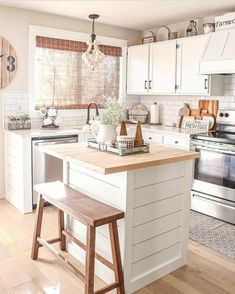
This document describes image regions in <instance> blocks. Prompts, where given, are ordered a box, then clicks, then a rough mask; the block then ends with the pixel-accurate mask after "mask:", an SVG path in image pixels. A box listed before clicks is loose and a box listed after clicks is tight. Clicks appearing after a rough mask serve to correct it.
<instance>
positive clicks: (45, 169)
mask: <svg viewBox="0 0 235 294" xmlns="http://www.w3.org/2000/svg"><path fill="white" fill-rule="evenodd" d="M77 142H78V135H72V134H71V135H58V136H51V137H37V138H33V139H32V194H33V195H32V197H33V208H35V207H36V205H37V199H38V194H37V193H36V192H35V191H34V189H33V186H34V185H36V184H40V183H47V182H52V181H58V180H60V181H62V180H63V161H62V160H61V159H59V158H56V157H54V156H50V155H48V154H45V153H43V152H42V151H41V147H42V146H43V147H45V146H48V145H57V144H68V143H77Z"/></svg>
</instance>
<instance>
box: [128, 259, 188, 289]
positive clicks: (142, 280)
mask: <svg viewBox="0 0 235 294" xmlns="http://www.w3.org/2000/svg"><path fill="white" fill-rule="evenodd" d="M185 264H187V261H186V260H185V259H184V258H176V259H175V260H170V261H169V262H168V263H167V264H165V265H160V266H159V267H157V268H155V269H153V270H152V272H147V273H145V274H143V275H142V276H139V277H138V278H136V279H134V280H132V281H131V293H134V292H136V291H137V290H139V289H141V288H143V287H145V286H147V285H149V284H151V283H153V282H155V281H156V280H158V279H160V278H162V277H163V276H166V275H167V274H169V273H171V272H173V271H174V270H176V269H178V268H180V267H182V266H184V265H185Z"/></svg>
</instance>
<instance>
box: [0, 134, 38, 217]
mask: <svg viewBox="0 0 235 294" xmlns="http://www.w3.org/2000/svg"><path fill="white" fill-rule="evenodd" d="M4 139H5V194H6V199H7V200H8V201H9V202H10V203H11V204H13V205H14V206H15V207H16V208H18V209H19V210H20V211H21V212H22V213H28V212H31V211H32V182H31V179H32V175H31V138H30V137H21V136H18V135H16V134H14V133H13V132H5V137H4Z"/></svg>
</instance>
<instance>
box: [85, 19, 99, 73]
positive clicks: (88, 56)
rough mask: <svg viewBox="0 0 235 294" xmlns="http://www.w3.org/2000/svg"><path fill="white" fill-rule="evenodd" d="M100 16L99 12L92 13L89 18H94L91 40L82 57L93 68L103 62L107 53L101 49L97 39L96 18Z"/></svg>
mask: <svg viewBox="0 0 235 294" xmlns="http://www.w3.org/2000/svg"><path fill="white" fill-rule="evenodd" d="M98 17H99V15H98V14H90V15H89V18H90V19H92V33H91V40H90V41H89V43H88V48H87V50H86V52H84V53H83V55H82V59H83V61H84V62H85V63H86V64H87V65H88V66H89V67H90V68H91V69H92V70H94V69H95V67H96V65H97V64H99V63H101V62H102V61H103V60H104V58H105V55H104V53H103V52H101V51H100V49H99V46H98V42H97V41H96V34H95V19H97V18H98Z"/></svg>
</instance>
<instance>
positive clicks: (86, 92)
mask: <svg viewBox="0 0 235 294" xmlns="http://www.w3.org/2000/svg"><path fill="white" fill-rule="evenodd" d="M86 49H87V44H86V43H85V42H77V41H72V40H62V39H56V38H49V37H41V36H37V37H36V51H35V100H36V101H35V109H40V108H41V107H43V106H47V107H50V106H52V105H53V106H55V107H56V108H57V109H76V108H77V109H80V108H87V106H88V104H89V103H91V102H95V103H97V104H99V105H101V104H102V103H103V100H104V97H112V98H115V99H118V98H119V87H120V59H121V58H122V57H121V55H122V48H120V47H114V46H106V45H100V49H101V50H102V51H103V52H104V54H105V55H106V57H105V59H104V60H103V62H102V63H100V64H99V65H98V66H97V67H96V68H95V70H94V71H92V70H91V69H90V68H89V67H88V66H87V65H86V64H84V62H83V60H82V54H83V52H85V51H86Z"/></svg>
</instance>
